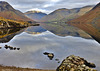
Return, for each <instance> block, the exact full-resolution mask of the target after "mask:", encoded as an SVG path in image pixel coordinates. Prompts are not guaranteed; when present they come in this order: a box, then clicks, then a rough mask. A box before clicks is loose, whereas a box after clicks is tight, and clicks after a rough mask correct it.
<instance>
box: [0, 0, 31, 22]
mask: <svg viewBox="0 0 100 71" xmlns="http://www.w3.org/2000/svg"><path fill="white" fill-rule="evenodd" d="M0 17H4V18H6V19H11V20H16V21H33V20H31V19H30V18H28V17H26V16H25V15H24V13H22V12H20V11H19V10H15V9H14V8H13V7H12V6H11V5H10V4H9V3H7V2H5V1H0Z"/></svg>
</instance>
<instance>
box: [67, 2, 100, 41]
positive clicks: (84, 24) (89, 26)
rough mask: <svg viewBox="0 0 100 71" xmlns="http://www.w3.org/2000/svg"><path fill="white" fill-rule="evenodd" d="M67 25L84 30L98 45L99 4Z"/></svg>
mask: <svg viewBox="0 0 100 71" xmlns="http://www.w3.org/2000/svg"><path fill="white" fill-rule="evenodd" d="M67 23H68V24H71V25H73V26H76V27H78V28H80V29H82V30H84V31H85V32H87V33H88V34H90V35H91V36H92V37H93V38H94V39H95V40H96V41H98V42H99V43H100V3H98V4H97V5H96V6H95V7H94V8H93V9H92V10H91V11H90V12H88V13H86V14H85V15H83V16H81V17H79V18H77V19H74V20H71V21H69V22H67Z"/></svg>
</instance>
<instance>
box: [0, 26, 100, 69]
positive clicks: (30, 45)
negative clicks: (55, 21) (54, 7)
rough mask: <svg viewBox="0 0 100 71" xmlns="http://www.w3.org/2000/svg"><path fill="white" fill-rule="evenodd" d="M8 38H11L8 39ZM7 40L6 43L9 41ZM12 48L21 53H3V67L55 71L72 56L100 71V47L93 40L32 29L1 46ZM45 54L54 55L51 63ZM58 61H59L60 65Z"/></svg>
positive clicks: (18, 34)
mask: <svg viewBox="0 0 100 71" xmlns="http://www.w3.org/2000/svg"><path fill="white" fill-rule="evenodd" d="M7 38H8V37H7ZM7 38H6V39H7ZM5 45H10V46H13V47H17V48H20V50H9V49H5V48H2V49H0V64H3V65H7V66H17V67H24V68H26V67H28V68H38V69H56V68H57V67H58V66H59V65H60V63H61V61H62V60H63V59H65V58H66V57H67V56H69V55H76V56H80V57H83V58H85V59H86V60H87V61H89V62H93V63H95V64H96V66H97V67H96V69H97V70H100V44H99V43H98V42H96V41H95V40H93V39H85V38H81V37H73V36H64V37H62V36H58V35H56V34H54V33H52V32H50V31H49V30H46V29H44V28H42V27H41V26H32V27H28V28H25V29H24V30H21V32H17V34H15V33H14V34H13V36H12V37H11V34H10V35H9V39H8V41H6V42H3V43H0V46H2V47H4V46H5ZM44 52H49V53H53V54H54V58H53V59H52V60H50V59H49V58H48V57H47V56H46V55H44V54H43V53H44ZM55 59H59V61H60V63H58V62H57V61H56V60H55Z"/></svg>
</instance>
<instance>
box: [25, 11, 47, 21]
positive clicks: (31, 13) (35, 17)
mask: <svg viewBox="0 0 100 71" xmlns="http://www.w3.org/2000/svg"><path fill="white" fill-rule="evenodd" d="M25 15H26V16H27V17H29V18H31V19H32V20H35V21H39V20H40V19H41V18H43V17H44V16H46V15H47V14H46V13H42V12H40V11H28V12H26V13H25Z"/></svg>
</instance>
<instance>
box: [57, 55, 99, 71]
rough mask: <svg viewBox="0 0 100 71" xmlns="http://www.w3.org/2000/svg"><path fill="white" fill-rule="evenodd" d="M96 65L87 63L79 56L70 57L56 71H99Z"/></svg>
mask: <svg viewBox="0 0 100 71" xmlns="http://www.w3.org/2000/svg"><path fill="white" fill-rule="evenodd" d="M95 67H96V66H95V64H94V63H90V62H88V61H86V60H85V59H84V58H81V57H79V56H74V55H71V56H68V57H67V58H66V59H64V60H63V61H62V63H61V65H60V66H59V67H58V68H57V69H56V71H97V70H95V69H93V68H95Z"/></svg>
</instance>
